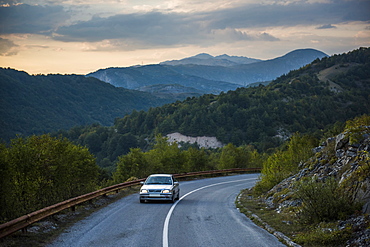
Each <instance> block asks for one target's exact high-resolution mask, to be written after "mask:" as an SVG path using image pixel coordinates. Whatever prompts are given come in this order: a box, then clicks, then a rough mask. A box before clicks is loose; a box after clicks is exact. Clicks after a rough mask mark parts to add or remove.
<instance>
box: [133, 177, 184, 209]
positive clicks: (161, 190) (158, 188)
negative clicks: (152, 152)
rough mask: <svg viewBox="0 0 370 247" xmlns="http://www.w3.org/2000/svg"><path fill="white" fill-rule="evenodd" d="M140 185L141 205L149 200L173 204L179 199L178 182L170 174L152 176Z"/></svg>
mask: <svg viewBox="0 0 370 247" xmlns="http://www.w3.org/2000/svg"><path fill="white" fill-rule="evenodd" d="M141 184H142V186H141V188H140V202H141V203H144V202H146V201H151V200H155V201H157V200H158V201H159V200H162V201H171V202H175V200H178V199H179V198H180V185H179V182H178V181H177V180H176V179H175V178H174V177H173V175H171V174H152V175H150V176H149V177H148V178H147V179H146V180H145V182H141Z"/></svg>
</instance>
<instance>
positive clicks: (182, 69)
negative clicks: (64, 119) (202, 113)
mask: <svg viewBox="0 0 370 247" xmlns="http://www.w3.org/2000/svg"><path fill="white" fill-rule="evenodd" d="M326 56H327V55H326V54H325V53H323V52H320V51H317V50H314V49H300V50H295V51H292V52H290V53H288V54H286V55H284V56H282V57H278V58H275V59H271V60H266V61H261V60H256V59H250V58H246V57H235V56H228V55H221V56H217V57H213V56H211V55H209V54H205V53H202V54H198V55H197V56H194V57H190V58H185V59H182V60H179V61H167V62H163V63H161V64H155V65H147V66H135V67H126V68H107V69H100V70H98V71H96V72H92V73H90V74H88V75H86V76H91V77H95V78H98V79H100V80H102V81H105V82H108V83H111V84H112V85H114V86H117V87H124V88H128V89H137V90H140V88H142V87H145V86H149V85H156V84H179V85H183V86H185V87H191V88H195V89H197V90H201V91H202V92H204V93H213V94H219V93H220V92H227V91H229V90H235V89H236V88H238V87H241V86H247V85H248V84H251V83H256V82H265V81H271V80H273V79H275V78H277V77H278V76H280V75H283V74H286V73H288V72H289V71H291V70H295V69H298V68H300V67H302V66H304V65H306V64H309V63H310V62H312V61H314V60H315V59H317V58H322V57H326Z"/></svg>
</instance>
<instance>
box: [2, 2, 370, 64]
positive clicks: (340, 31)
mask: <svg viewBox="0 0 370 247" xmlns="http://www.w3.org/2000/svg"><path fill="white" fill-rule="evenodd" d="M0 6H1V7H0V38H1V39H0V49H1V50H0V55H3V56H5V55H6V56H11V55H14V56H15V55H17V54H18V55H19V54H22V53H20V51H22V52H23V51H26V50H28V51H29V50H31V49H34V47H38V46H39V47H41V46H43V47H48V48H49V47H50V49H52V48H53V49H54V50H55V51H56V50H58V51H68V49H71V48H67V47H68V46H69V47H71V46H70V45H68V43H73V44H80V45H77V46H79V47H80V48H79V50H80V51H81V52H86V51H90V52H91V51H94V52H98V51H102V52H108V51H123V52H125V51H135V50H142V49H145V50H150V49H171V48H176V47H188V48H189V49H190V47H198V48H203V49H206V48H207V47H209V48H210V49H212V50H213V51H214V50H217V46H220V49H221V47H226V46H228V47H233V49H236V46H240V47H241V48H242V47H243V46H244V47H253V46H255V47H256V48H257V45H258V44H257V42H260V45H263V46H264V47H266V45H268V43H270V45H271V46H273V45H274V44H275V45H277V44H279V46H281V47H285V46H286V47H288V46H292V49H291V50H293V49H294V48H295V49H298V48H305V47H293V45H297V44H298V43H299V42H302V45H306V44H307V43H308V42H310V43H311V44H317V46H318V47H313V48H318V49H320V45H321V46H322V49H323V48H325V47H326V46H328V44H329V43H330V42H331V40H333V41H335V40H337V41H338V37H341V42H342V44H339V43H338V44H335V45H337V46H338V49H341V48H339V47H354V46H356V45H363V44H365V46H366V45H367V46H368V45H369V42H370V40H369V41H367V42H366V40H367V39H370V34H369V28H368V27H369V26H370V14H369V13H370V1H368V0H285V1H273V0H265V1H257V0H233V1H224V0H222V1H221V0H215V1H211V2H204V1H200V0H188V1H185V0H173V1H169V0H142V1H137V0H107V1H103V0H90V1H87V0H23V1H22V0H10V1H3V0H0ZM353 27H355V29H356V30H357V29H358V30H357V31H356V34H354V33H353V32H354V30H353V29H354V28H353ZM349 29H352V33H351V32H350V30H349ZM314 30H317V31H314ZM324 31H325V32H327V33H323V32H324ZM22 35H23V36H22ZM25 35H27V36H25ZM25 37H27V39H28V41H27V39H26V38H25ZM305 39H306V40H305ZM41 40H44V42H43V43H42V42H41ZM27 42H28V43H27ZM40 42H41V43H40ZM52 42H54V43H53V45H49V43H50V44H51V43H52ZM266 42H267V43H266ZM343 42H347V43H348V44H347V43H343ZM349 42H352V43H351V44H350V43H349ZM57 44H58V46H60V47H53V46H55V45H57ZM63 44H65V45H63ZM233 44H234V45H233ZM333 45H334V44H333ZM31 47H33V48H31ZM7 49H8V51H7ZM16 49H19V50H18V51H19V52H17V51H16ZM73 49H77V48H73ZM252 49H253V48H252ZM258 49H261V47H259V48H258ZM198 50H199V49H198ZM204 51H205V52H206V51H207V50H204ZM163 52H165V51H164V50H163ZM324 52H330V51H325V50H324ZM223 53H226V52H224V51H221V50H220V54H223ZM192 55H194V54H192ZM214 55H218V54H214ZM231 55H245V54H231ZM281 55H283V54H281ZM257 58H258V57H257Z"/></svg>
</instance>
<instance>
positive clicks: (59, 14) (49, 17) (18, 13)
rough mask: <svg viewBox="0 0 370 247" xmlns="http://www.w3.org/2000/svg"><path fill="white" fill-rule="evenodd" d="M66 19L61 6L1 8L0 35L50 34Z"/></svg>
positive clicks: (66, 16) (20, 5)
mask: <svg viewBox="0 0 370 247" xmlns="http://www.w3.org/2000/svg"><path fill="white" fill-rule="evenodd" d="M68 18H70V15H69V14H68V13H67V12H65V11H64V9H63V7H62V6H31V5H27V4H19V5H10V6H8V7H4V6H1V7H0V34H12V33H45V32H50V31H51V30H53V29H55V28H56V27H57V26H58V25H60V24H61V23H63V22H64V21H66V20H67V19H68Z"/></svg>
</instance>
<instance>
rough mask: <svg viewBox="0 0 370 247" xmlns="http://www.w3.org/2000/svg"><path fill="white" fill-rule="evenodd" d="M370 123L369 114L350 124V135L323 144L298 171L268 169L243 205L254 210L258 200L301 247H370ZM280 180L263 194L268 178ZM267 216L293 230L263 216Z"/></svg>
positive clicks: (258, 210)
mask: <svg viewBox="0 0 370 247" xmlns="http://www.w3.org/2000/svg"><path fill="white" fill-rule="evenodd" d="M369 124H370V117H369V116H366V115H364V116H361V117H359V118H356V119H354V120H349V121H347V124H346V128H345V131H343V132H341V133H340V134H338V135H336V136H332V137H329V138H327V139H326V140H325V141H323V142H322V144H321V145H320V146H318V147H316V148H314V150H313V151H314V153H313V154H312V156H311V157H310V158H309V159H307V160H301V162H300V163H299V164H298V163H296V164H293V166H295V167H296V169H293V170H294V172H292V171H290V172H289V170H288V169H287V168H285V167H283V168H282V169H281V170H280V171H278V170H277V169H272V167H269V166H268V165H265V166H264V168H263V170H262V175H261V180H260V181H259V182H258V183H257V185H256V187H255V188H254V189H252V190H246V191H244V192H243V194H242V195H241V196H240V198H241V199H240V201H241V204H242V205H243V207H246V208H250V205H252V204H253V203H255V202H256V201H258V202H259V203H260V205H259V206H258V207H256V209H252V210H253V211H254V212H255V213H256V214H259V215H262V217H263V218H264V219H265V220H266V221H267V223H268V224H271V226H272V227H273V228H276V229H277V230H278V231H282V232H284V233H285V234H286V235H289V237H291V238H292V239H293V241H295V242H296V243H298V244H301V245H302V246H368V243H369V242H368V241H369V239H370V230H369V225H370V217H369V213H370V177H369V174H370V169H369V167H370V166H369V161H370V159H369V151H370V135H369V134H370V125H369ZM271 166H273V164H271ZM284 169H285V171H284ZM290 170H292V169H291V168H290ZM282 173H285V176H284V177H281V174H282ZM272 174H274V175H275V176H272ZM278 177H280V178H285V179H282V181H279V182H278V183H277V184H276V185H275V186H273V188H271V189H270V190H268V191H263V192H262V193H260V192H259V190H260V188H261V187H263V184H267V180H270V181H271V180H272V179H273V178H275V179H276V178H278ZM275 181H277V180H275ZM266 212H269V214H270V217H269V218H271V219H275V218H278V217H282V218H284V221H283V222H284V223H286V224H288V225H289V226H283V225H286V224H282V225H281V222H280V225H279V224H276V223H274V220H269V218H266V217H264V216H263V215H264V214H265V213H266ZM275 222H277V221H276V219H275ZM288 222H289V223H288ZM327 229H330V231H327Z"/></svg>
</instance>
